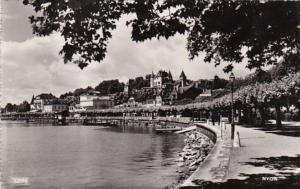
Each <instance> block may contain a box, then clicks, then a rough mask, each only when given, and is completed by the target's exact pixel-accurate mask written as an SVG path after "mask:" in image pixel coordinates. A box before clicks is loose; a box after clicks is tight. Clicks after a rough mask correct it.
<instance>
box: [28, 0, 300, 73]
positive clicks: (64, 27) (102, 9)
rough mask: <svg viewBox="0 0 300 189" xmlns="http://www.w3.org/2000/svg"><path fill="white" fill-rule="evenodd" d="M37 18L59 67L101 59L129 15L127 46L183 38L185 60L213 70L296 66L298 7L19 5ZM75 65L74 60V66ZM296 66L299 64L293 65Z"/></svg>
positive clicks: (205, 0) (185, 1)
mask: <svg viewBox="0 0 300 189" xmlns="http://www.w3.org/2000/svg"><path fill="white" fill-rule="evenodd" d="M23 3H24V4H25V5H31V6H33V7H34V10H35V11H36V12H37V13H38V14H36V15H35V16H31V17H30V21H31V23H32V27H33V32H34V33H35V34H37V35H40V36H45V35H50V34H51V33H52V32H60V33H61V35H62V36H63V37H64V39H65V44H64V46H63V48H62V50H61V51H60V53H61V54H63V55H64V59H65V62H70V61H73V62H74V63H76V64H78V65H79V67H80V68H84V67H85V66H87V65H88V64H89V63H91V62H92V61H97V62H100V61H102V60H103V59H104V58H105V54H106V51H107V45H108V42H109V39H110V38H111V37H112V34H111V32H112V31H113V30H114V29H116V22H117V21H118V20H119V19H120V18H121V17H122V15H126V14H130V15H132V16H129V17H128V20H127V25H128V26H131V27H132V40H133V41H137V42H142V41H145V40H147V39H152V38H160V37H164V38H167V39H168V38H169V37H172V36H174V35H175V34H184V35H186V36H187V50H188V51H189V55H190V58H191V59H194V58H195V57H197V56H199V54H200V53H201V52H205V59H204V60H205V61H206V62H214V63H215V65H219V64H220V62H221V61H225V62H228V63H227V66H226V67H225V69H224V70H225V71H231V70H232V69H233V66H234V65H233V63H232V62H236V63H239V62H242V60H243V59H245V58H247V60H248V64H247V67H248V68H250V69H252V68H260V67H263V66H266V65H269V64H276V63H277V61H278V58H279V57H284V59H288V58H289V57H291V56H292V57H294V58H296V59H297V60H299V49H300V48H299V36H298V34H299V28H298V27H299V7H300V2H296V1H295V2H283V1H267V2H264V3H262V2H260V1H236V0H228V1H222V0H215V1H211V0H147V1H145V0H84V1H82V0H23ZM74 59H75V60H74ZM298 62H299V61H298Z"/></svg>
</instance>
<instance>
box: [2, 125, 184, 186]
mask: <svg viewBox="0 0 300 189" xmlns="http://www.w3.org/2000/svg"><path fill="white" fill-rule="evenodd" d="M1 126H5V127H2V129H5V135H6V136H7V137H6V141H5V147H4V148H5V149H4V150H5V157H4V158H3V162H4V164H5V165H4V176H3V178H4V179H5V186H6V188H14V187H16V185H14V184H11V178H13V177H26V178H28V182H29V185H30V186H29V188H65V189H66V188H164V187H166V186H168V185H170V184H172V183H174V182H176V180H177V179H178V174H177V173H176V170H177V168H178V167H177V165H176V163H175V159H176V158H178V152H179V151H181V149H182V147H183V145H184V144H183V139H184V136H183V135H156V134H155V133H154V132H153V131H152V130H151V128H146V127H128V128H117V127H116V128H102V127H85V126H66V127H53V126H43V127H33V126H32V125H29V124H12V123H9V124H8V123H2V124H1ZM24 126H26V127H24Z"/></svg>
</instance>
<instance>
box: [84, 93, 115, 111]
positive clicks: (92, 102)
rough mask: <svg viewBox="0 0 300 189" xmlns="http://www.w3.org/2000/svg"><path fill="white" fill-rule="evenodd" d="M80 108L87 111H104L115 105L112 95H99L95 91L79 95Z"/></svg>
mask: <svg viewBox="0 0 300 189" xmlns="http://www.w3.org/2000/svg"><path fill="white" fill-rule="evenodd" d="M79 98H80V107H81V108H85V109H87V110H89V109H105V108H111V107H113V106H114V105H115V99H114V96H113V95H101V94H100V92H97V91H89V92H87V93H84V94H82V95H80V97H79Z"/></svg>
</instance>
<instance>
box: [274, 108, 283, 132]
mask: <svg viewBox="0 0 300 189" xmlns="http://www.w3.org/2000/svg"><path fill="white" fill-rule="evenodd" d="M275 110H276V125H277V127H279V126H281V125H282V123H281V111H280V105H279V104H277V103H276V104H275Z"/></svg>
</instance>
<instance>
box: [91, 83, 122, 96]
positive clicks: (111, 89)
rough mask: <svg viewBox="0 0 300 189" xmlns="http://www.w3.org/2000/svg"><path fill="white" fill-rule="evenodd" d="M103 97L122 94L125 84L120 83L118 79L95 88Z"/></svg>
mask: <svg viewBox="0 0 300 189" xmlns="http://www.w3.org/2000/svg"><path fill="white" fill-rule="evenodd" d="M95 90H96V91H99V92H100V93H101V94H102V95H107V94H113V93H118V92H122V91H123V90H124V83H120V82H119V80H118V79H115V80H106V81H102V82H101V83H100V84H99V85H97V86H96V87H95Z"/></svg>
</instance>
